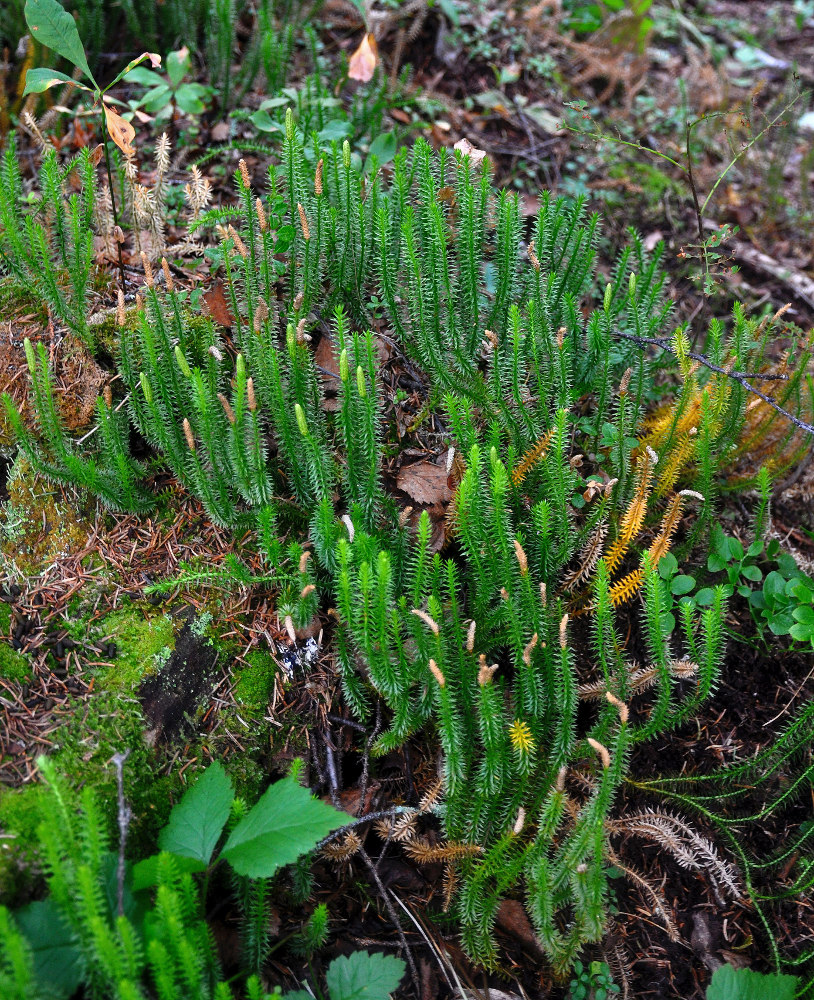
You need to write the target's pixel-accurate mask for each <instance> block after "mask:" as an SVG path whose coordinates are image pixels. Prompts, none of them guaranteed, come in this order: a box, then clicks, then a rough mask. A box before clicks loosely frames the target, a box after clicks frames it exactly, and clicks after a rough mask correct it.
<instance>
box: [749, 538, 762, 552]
mask: <svg viewBox="0 0 814 1000" xmlns="http://www.w3.org/2000/svg"><path fill="white" fill-rule="evenodd" d="M762 551H763V540H762V539H760V538H758V539H757V540H756V541H754V542H752V544H751V545H750V546H749V548H748V549H747V550H746V554H747V556H759V555H760V553H761V552H762Z"/></svg>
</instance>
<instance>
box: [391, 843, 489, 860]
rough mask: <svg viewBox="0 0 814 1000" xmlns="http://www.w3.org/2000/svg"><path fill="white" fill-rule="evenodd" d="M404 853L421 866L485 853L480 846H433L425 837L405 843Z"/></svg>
mask: <svg viewBox="0 0 814 1000" xmlns="http://www.w3.org/2000/svg"><path fill="white" fill-rule="evenodd" d="M404 852H405V854H407V855H408V856H409V857H411V858H412V859H413V861H417V862H418V863H419V864H421V865H429V864H432V863H433V862H435V861H447V862H449V861H457V860H459V859H460V858H471V857H473V856H475V855H477V854H482V853H483V848H482V847H481V846H480V844H457V843H454V842H451V841H450V842H448V843H444V844H431V843H430V842H429V840H427V839H426V838H424V837H415V838H414V839H413V840H407V841H405V843H404Z"/></svg>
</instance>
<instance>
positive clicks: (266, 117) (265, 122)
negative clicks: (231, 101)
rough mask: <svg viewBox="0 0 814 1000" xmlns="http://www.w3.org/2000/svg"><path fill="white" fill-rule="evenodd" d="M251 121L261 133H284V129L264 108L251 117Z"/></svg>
mask: <svg viewBox="0 0 814 1000" xmlns="http://www.w3.org/2000/svg"><path fill="white" fill-rule="evenodd" d="M249 121H250V122H251V123H252V125H254V127H255V128H256V129H259V130H260V131H261V132H282V131H283V127H282V125H279V124H278V123H277V122H276V121H275V120H274V119H273V118H272V117H271V115H270V114H269V113H268V111H264V110H263V109H262V108H261V109H260V110H259V111H255V112H254V114H252V115H249Z"/></svg>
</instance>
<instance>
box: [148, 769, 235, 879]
mask: <svg viewBox="0 0 814 1000" xmlns="http://www.w3.org/2000/svg"><path fill="white" fill-rule="evenodd" d="M233 798H234V789H233V788H232V782H231V781H230V780H229V779H228V777H227V776H226V772H225V771H224V770H223V767H222V766H221V765H220V764H218V763H215V764H211V765H210V766H209V767H208V768H207V769H206V770H205V771H204V773H203V774H202V775H201V776H200V778H198V780H197V781H196V782H195V784H194V785H193V786H192V788H190V789H189V791H187V792H185V793H184V797H183V798H182V799H181V801H180V802H179V803H178V805H177V806H176V807H175V808H174V809H173V811H172V812H171V813H170V821H169V823H167V825H166V826H165V827H164V829H163V830H162V831H161V833H160V834H159V837H158V846H159V847H160V848H161V850H162V851H169V852H170V854H177V855H179V857H182V858H194V859H195V860H196V861H202V862H203V863H204V864H205V865H208V864H209V860H210V858H211V857H212V852H213V851H214V850H215V845H216V844H217V842H218V838H219V837H220V835H221V833H222V832H223V828H224V826H225V825H226V820H227V819H228V818H229V810H230V808H231V806H232V799H233Z"/></svg>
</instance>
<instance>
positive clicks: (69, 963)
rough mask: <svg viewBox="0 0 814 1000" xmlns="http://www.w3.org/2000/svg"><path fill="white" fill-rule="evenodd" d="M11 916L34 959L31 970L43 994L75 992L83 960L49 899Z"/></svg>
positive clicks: (56, 999)
mask: <svg viewBox="0 0 814 1000" xmlns="http://www.w3.org/2000/svg"><path fill="white" fill-rule="evenodd" d="M14 917H15V919H16V921H17V924H18V926H19V928H20V930H21V931H22V932H23V934H24V935H25V937H26V940H27V941H28V944H29V946H30V948H31V953H32V957H33V959H34V974H35V976H36V979H37V982H38V983H39V985H40V989H41V990H42V995H43V996H48V997H49V1000H60V998H62V997H69V996H71V995H72V994H73V993H75V992H76V990H77V987H78V986H79V984H80V982H81V981H82V975H83V972H84V962H83V961H82V952H81V951H80V949H79V942H78V941H77V939H76V938H75V937H74V935H73V932H72V931H71V928H70V927H69V926H68V924H67V923H66V921H65V919H64V918H63V916H62V914H61V913H60V912H59V908H58V907H57V904H56V903H55V902H54V901H53V900H52V899H50V898H49V899H45V900H42V901H40V902H37V903H29V905H28V906H25V907H23V909H21V910H18V911H17V912H16V913H15V914H14Z"/></svg>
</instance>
